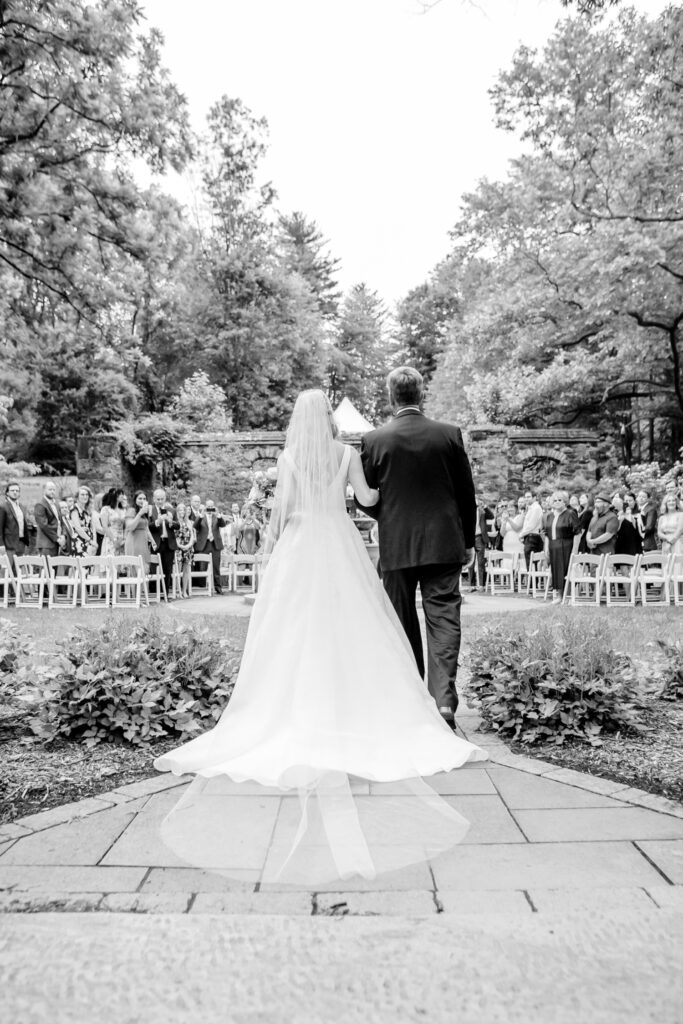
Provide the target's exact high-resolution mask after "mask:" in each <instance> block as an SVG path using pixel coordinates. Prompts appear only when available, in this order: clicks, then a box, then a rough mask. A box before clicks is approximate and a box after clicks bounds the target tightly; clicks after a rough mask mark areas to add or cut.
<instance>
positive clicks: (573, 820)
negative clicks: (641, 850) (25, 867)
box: [512, 806, 683, 843]
mask: <svg viewBox="0 0 683 1024" xmlns="http://www.w3.org/2000/svg"><path fill="white" fill-rule="evenodd" d="M512 813H513V814H514V817H515V818H516V820H517V821H518V822H519V825H520V827H521V828H522V830H523V832H524V834H525V835H526V836H527V838H528V839H529V841H530V842H533V843H557V842H565V841H568V842H570V841H580V840H581V841H583V842H595V841H596V840H603V839H677V838H683V821H681V820H680V819H678V818H671V817H669V815H667V814H657V813H656V812H655V811H648V810H645V809H644V808H642V807H628V806H622V807H570V808H563V809H561V810H557V809H555V810H532V811H528V810H527V811H513V812H512Z"/></svg>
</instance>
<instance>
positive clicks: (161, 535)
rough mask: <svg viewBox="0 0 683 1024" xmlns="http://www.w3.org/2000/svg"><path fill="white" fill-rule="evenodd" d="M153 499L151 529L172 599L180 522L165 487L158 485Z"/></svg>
mask: <svg viewBox="0 0 683 1024" xmlns="http://www.w3.org/2000/svg"><path fill="white" fill-rule="evenodd" d="M152 499H153V500H152V506H151V508H150V513H149V530H150V533H151V534H152V537H153V539H154V543H155V545H156V550H157V551H158V552H159V557H160V559H161V572H162V574H163V577H164V583H165V584H166V593H167V594H168V595H169V598H168V599H169V601H170V600H171V598H170V594H171V592H172V587H173V563H174V561H175V553H176V550H177V548H178V545H177V541H176V537H175V534H176V530H177V529H178V523H177V522H176V519H175V515H174V513H173V506H172V505H171V504H169V503H168V502H167V501H166V491H165V490H164V489H163V487H157V489H156V490H155V492H154V494H153V496H152Z"/></svg>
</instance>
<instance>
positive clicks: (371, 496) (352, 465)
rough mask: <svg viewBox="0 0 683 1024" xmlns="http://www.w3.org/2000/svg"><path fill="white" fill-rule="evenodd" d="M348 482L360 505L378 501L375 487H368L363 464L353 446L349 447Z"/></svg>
mask: <svg viewBox="0 0 683 1024" xmlns="http://www.w3.org/2000/svg"><path fill="white" fill-rule="evenodd" d="M349 483H350V484H351V486H352V487H353V492H354V494H355V496H356V499H357V500H358V502H359V503H360V504H361V505H376V504H377V502H378V501H379V491H378V490H377V489H376V488H375V487H368V484H367V481H366V479H365V473H364V472H363V464H362V462H361V461H360V455H359V454H358V452H357V451H356V449H355V448H352V449H351V458H350V460H349Z"/></svg>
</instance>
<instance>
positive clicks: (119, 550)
mask: <svg viewBox="0 0 683 1024" xmlns="http://www.w3.org/2000/svg"><path fill="white" fill-rule="evenodd" d="M127 507H128V499H127V498H126V495H125V493H124V492H123V490H122V488H120V487H110V488H109V490H108V491H107V492H106V494H105V495H104V496H103V498H102V511H101V512H100V523H101V525H102V537H103V539H102V547H101V552H102V554H103V555H104V556H105V557H107V558H108V557H112V556H113V557H115V558H117V557H118V556H119V555H122V554H123V553H124V549H125V546H126V509H127Z"/></svg>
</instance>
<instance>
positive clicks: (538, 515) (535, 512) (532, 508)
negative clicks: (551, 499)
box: [519, 491, 543, 569]
mask: <svg viewBox="0 0 683 1024" xmlns="http://www.w3.org/2000/svg"><path fill="white" fill-rule="evenodd" d="M524 499H525V505H526V507H525V510H524V521H523V523H522V529H521V530H520V531H519V539H520V540H521V542H522V545H523V548H524V560H525V562H526V567H527V569H528V568H529V565H530V563H531V556H532V555H533V554H535V553H536V552H537V551H542V550H543V537H542V536H541V534H542V529H543V509H542V508H541V504H540V502H539V501H537V499H536V496H535V495H534V494H533V493H532V492H531V491H527V492H526V494H525V495H524Z"/></svg>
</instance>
